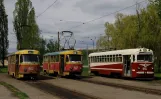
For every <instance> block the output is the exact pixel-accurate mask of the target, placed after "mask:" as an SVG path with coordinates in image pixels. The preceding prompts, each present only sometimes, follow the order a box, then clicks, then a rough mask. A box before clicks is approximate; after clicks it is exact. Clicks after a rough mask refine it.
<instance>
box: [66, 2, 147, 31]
mask: <svg viewBox="0 0 161 99" xmlns="http://www.w3.org/2000/svg"><path fill="white" fill-rule="evenodd" d="M146 1H147V0H144V1H141V2H138V3H135V4H133V5H131V6H127V7H125V8H123V9H120V10H117V11H115V12H111V13H109V14H106V15H103V16H100V17H98V18H95V19H92V20H90V21H87V22H84V23H82V24H80V25H77V26H74V27H71V28H69V29H68V30H71V29H73V28H77V27H79V26H82V25H83V24H87V23H90V22H93V21H96V20H99V19H101V18H104V17H107V16H109V15H112V14H115V13H118V12H120V11H123V10H125V9H128V8H131V7H133V6H135V5H137V4H141V3H143V2H146Z"/></svg>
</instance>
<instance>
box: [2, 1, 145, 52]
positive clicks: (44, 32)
mask: <svg viewBox="0 0 161 99" xmlns="http://www.w3.org/2000/svg"><path fill="white" fill-rule="evenodd" d="M16 1H17V0H4V3H5V8H6V13H7V14H8V22H9V23H8V27H9V36H8V38H9V49H8V51H9V52H13V51H16V45H17V41H16V36H15V34H14V31H13V11H14V9H15V3H16ZM142 1H147V0H57V2H56V3H54V2H55V0H31V2H32V5H33V7H34V8H35V11H36V16H39V15H40V14H41V13H42V12H44V11H45V10H46V9H47V8H48V7H49V6H50V5H51V4H52V3H54V4H53V6H51V7H50V8H49V9H48V10H46V11H45V12H44V13H43V14H41V15H40V16H39V17H38V18H37V17H36V21H37V24H38V26H39V29H40V30H41V36H43V38H44V39H48V40H49V39H53V40H57V32H58V31H59V32H61V31H72V32H73V34H74V36H73V37H72V39H71V40H70V44H73V42H74V39H76V45H75V48H76V49H84V48H86V46H87V45H88V47H89V48H92V47H93V42H94V47H95V45H96V41H97V39H98V38H99V37H100V35H104V34H105V32H104V30H105V27H104V23H105V22H110V23H113V22H114V21H115V15H116V13H114V14H111V15H108V14H110V13H113V12H115V11H118V10H120V9H123V8H126V7H128V6H131V5H134V4H136V2H142ZM146 5H147V2H142V3H140V7H141V8H143V7H146ZM119 13H123V14H128V15H129V14H135V13H136V6H132V7H130V8H128V9H125V10H122V11H120V12H119ZM104 15H108V16H106V17H103V18H100V19H98V20H95V21H92V20H93V19H97V18H99V17H101V16H104ZM83 23H86V24H83ZM60 38H61V44H63V43H64V40H65V39H64V37H63V36H61V37H60ZM67 39H68V38H67Z"/></svg>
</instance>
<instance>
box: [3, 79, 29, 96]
mask: <svg viewBox="0 0 161 99" xmlns="http://www.w3.org/2000/svg"><path fill="white" fill-rule="evenodd" d="M0 85H3V86H4V87H6V88H7V89H9V90H10V91H11V92H12V93H13V94H14V95H15V96H17V97H18V98H19V99H28V98H29V96H28V95H27V94H26V93H23V92H21V91H20V90H18V89H17V88H15V87H14V86H12V85H10V84H7V83H6V82H0Z"/></svg>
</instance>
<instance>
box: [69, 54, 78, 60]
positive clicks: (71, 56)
mask: <svg viewBox="0 0 161 99" xmlns="http://www.w3.org/2000/svg"><path fill="white" fill-rule="evenodd" d="M69 61H81V55H69Z"/></svg>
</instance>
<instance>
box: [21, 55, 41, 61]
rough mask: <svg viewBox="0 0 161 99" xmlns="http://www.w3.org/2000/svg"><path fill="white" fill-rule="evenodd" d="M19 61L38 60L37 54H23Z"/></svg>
mask: <svg viewBox="0 0 161 99" xmlns="http://www.w3.org/2000/svg"><path fill="white" fill-rule="evenodd" d="M20 62H39V56H38V55H34V54H24V55H21V57H20Z"/></svg>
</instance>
